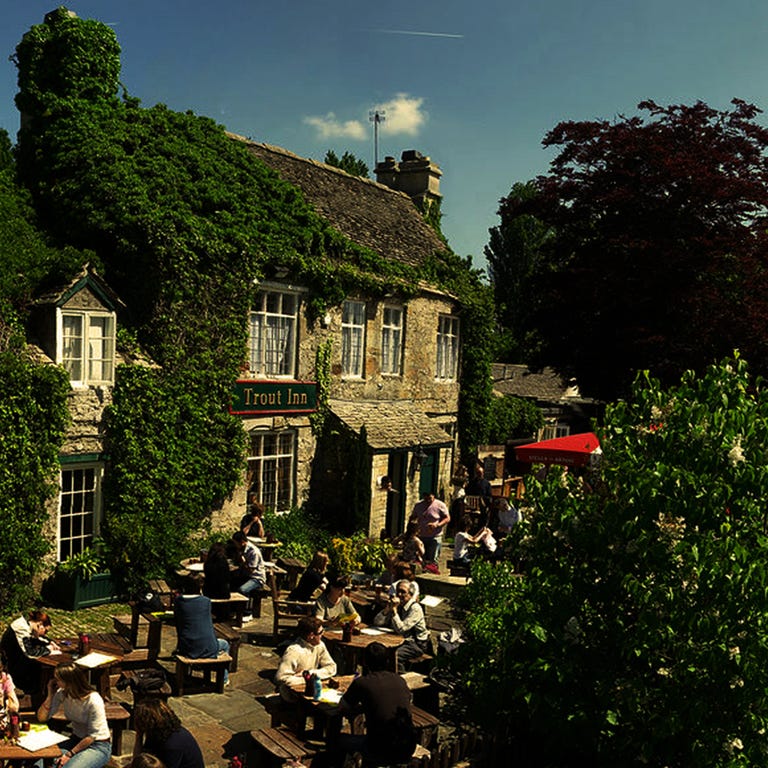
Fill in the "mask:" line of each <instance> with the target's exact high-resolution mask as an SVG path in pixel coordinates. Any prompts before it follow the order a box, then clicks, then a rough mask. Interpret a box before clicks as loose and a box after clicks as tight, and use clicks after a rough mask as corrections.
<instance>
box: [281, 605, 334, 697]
mask: <svg viewBox="0 0 768 768" xmlns="http://www.w3.org/2000/svg"><path fill="white" fill-rule="evenodd" d="M305 671H306V672H309V673H310V674H311V675H317V676H318V677H319V678H320V679H321V680H327V679H328V678H329V677H333V676H334V675H335V674H336V662H335V661H334V660H333V658H332V657H331V654H330V653H329V652H328V649H327V648H326V647H325V643H324V642H323V622H322V621H320V619H318V618H316V617H314V616H302V617H301V618H300V619H299V622H298V637H297V638H296V639H295V640H294V641H293V642H292V643H291V644H290V645H289V646H288V647H287V648H286V649H285V653H283V656H282V658H281V659H280V665H279V666H278V668H277V672H276V673H275V683H276V684H277V685H278V686H279V687H280V695H281V696H282V698H283V699H284V700H286V701H296V699H297V698H298V696H297V694H296V693H295V692H294V691H293V689H292V688H291V686H292V685H303V684H304V677H303V675H304V672H305Z"/></svg>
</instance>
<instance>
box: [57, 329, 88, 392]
mask: <svg viewBox="0 0 768 768" xmlns="http://www.w3.org/2000/svg"><path fill="white" fill-rule="evenodd" d="M61 325H62V340H61V358H62V363H63V364H64V368H65V369H66V371H67V373H68V374H69V377H70V378H71V379H72V380H73V381H81V380H82V378H83V318H82V317H81V316H79V315H63V316H62V323H61Z"/></svg>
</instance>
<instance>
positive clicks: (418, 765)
mask: <svg viewBox="0 0 768 768" xmlns="http://www.w3.org/2000/svg"><path fill="white" fill-rule="evenodd" d="M431 756H432V753H431V752H430V751H429V750H428V749H425V748H424V747H422V746H421V744H417V745H416V747H415V748H414V750H413V754H412V755H411V759H410V760H409V761H408V762H407V763H400V764H398V765H397V766H394V767H392V766H390V765H389V764H386V765H385V764H382V763H380V762H379V761H377V760H371V759H370V758H369V759H367V760H366V759H363V762H362V768H400V766H401V765H402V766H405V765H407V766H408V768H426V766H428V765H430V766H431V765H432V763H430V757H431ZM435 764H436V765H441V764H440V763H439V762H436V763H435ZM446 765H447V764H446Z"/></svg>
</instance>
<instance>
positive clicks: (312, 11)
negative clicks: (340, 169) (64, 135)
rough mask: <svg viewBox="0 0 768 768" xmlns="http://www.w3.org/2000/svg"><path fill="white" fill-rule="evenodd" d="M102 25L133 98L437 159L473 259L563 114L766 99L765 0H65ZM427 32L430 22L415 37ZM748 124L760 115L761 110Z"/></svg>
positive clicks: (452, 231)
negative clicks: (379, 116) (376, 126)
mask: <svg viewBox="0 0 768 768" xmlns="http://www.w3.org/2000/svg"><path fill="white" fill-rule="evenodd" d="M3 5H4V7H3V24H2V25H1V27H0V126H1V127H4V128H6V129H7V130H8V131H9V132H10V133H11V136H12V137H14V136H15V133H16V131H17V130H18V121H19V118H18V113H17V111H16V108H15V106H14V103H13V97H14V94H15V93H16V69H15V67H14V65H13V64H12V63H11V62H9V61H8V60H7V57H8V56H9V55H11V54H12V53H13V51H14V48H15V46H16V44H17V43H18V41H19V40H20V39H21V36H22V35H23V34H24V32H26V31H27V30H28V29H29V28H30V26H32V25H33V24H37V23H40V22H42V20H43V16H44V15H45V13H47V12H48V11H50V10H52V9H53V8H55V7H56V2H55V1H54V0H5V3H4V4H3ZM67 7H69V8H70V9H71V10H73V11H75V12H76V13H77V14H78V15H79V16H81V17H83V18H95V19H99V20H100V21H103V22H105V23H108V24H110V25H111V26H112V27H113V29H114V30H115V33H116V34H117V37H118V39H119V41H120V44H121V47H122V51H123V53H122V76H121V80H122V82H123V84H124V85H125V87H126V88H127V90H128V92H129V93H130V95H132V96H136V97H138V98H140V99H141V101H142V103H143V104H144V105H146V106H150V105H152V104H155V103H158V102H162V103H165V104H167V105H168V106H169V107H171V108H173V109H177V110H188V109H189V110H192V111H193V112H195V113H198V114H205V115H209V116H210V117H212V118H214V119H215V120H217V121H218V122H220V123H222V124H223V125H225V126H226V127H227V128H228V129H229V130H231V131H234V132H236V133H240V134H243V135H245V136H250V137H251V138H253V139H255V140H257V141H265V142H269V143H272V144H277V145H279V146H282V147H285V148H286V149H289V150H291V151H292V152H296V153H297V154H300V155H304V156H307V157H312V158H315V159H318V160H322V159H323V157H324V156H325V152H326V150H328V149H334V150H335V151H336V152H337V153H338V154H341V153H342V152H344V151H345V150H349V151H351V152H353V153H354V154H356V155H357V156H359V157H361V158H363V159H364V160H365V161H366V162H367V163H368V165H369V166H372V165H373V133H372V127H371V124H370V123H369V120H368V115H369V112H370V111H371V110H372V109H374V108H377V107H378V108H383V109H385V111H386V121H385V122H384V123H383V124H382V126H381V128H380V134H379V157H380V158H382V157H383V156H384V155H394V156H395V157H399V156H400V153H401V152H402V151H403V150H404V149H418V150H420V151H421V152H423V153H424V154H426V155H429V156H430V157H431V158H432V159H433V160H434V161H435V162H436V163H438V165H440V167H441V168H442V170H443V179H442V187H441V191H442V192H443V194H444V203H443V212H444V218H443V229H444V232H445V234H446V235H447V236H448V239H449V241H450V243H451V246H452V247H453V249H454V250H455V251H456V252H457V253H459V254H460V255H462V256H466V255H473V256H474V258H475V263H476V264H477V265H478V266H483V267H484V266H485V259H484V257H483V246H484V245H485V244H486V243H487V241H488V228H489V227H491V226H494V225H495V224H497V223H498V218H497V216H496V210H497V207H498V201H499V198H501V197H503V196H504V195H505V194H507V193H508V192H509V189H510V187H511V186H512V184H513V183H515V182H516V181H525V180H527V179H529V178H532V177H533V176H535V175H537V174H539V173H545V172H546V171H547V168H548V164H549V161H550V159H551V154H550V153H549V152H547V151H545V150H543V149H542V147H541V139H542V138H543V136H544V134H545V133H546V132H547V131H548V130H549V129H551V128H552V127H553V126H554V125H555V124H557V123H558V122H559V121H561V120H585V119H598V118H606V119H612V118H614V117H615V116H617V115H619V114H633V113H634V112H635V107H636V105H637V103H638V102H639V101H641V100H643V99H649V98H650V99H654V100H655V101H657V102H659V103H661V104H671V103H691V102H693V101H695V100H697V99H701V100H703V101H706V102H707V103H708V104H710V105H711V106H713V107H716V108H725V107H727V106H728V104H729V103H730V100H731V99H732V98H733V97H739V98H742V99H745V100H746V101H750V102H752V103H754V104H756V105H757V106H758V107H761V108H763V109H765V108H768V99H766V90H767V89H768V66H766V64H767V62H768V46H766V43H765V38H766V29H768V24H767V22H768V3H765V2H763V1H762V0H730V2H728V3H723V2H714V1H713V0H643V2H640V1H639V0H634V1H633V0H610V2H608V1H606V0H582V2H575V1H574V0H539V1H538V2H537V3H532V2H526V3H515V2H514V1H513V0H503V1H502V0H475V2H470V1H469V0H421V2H418V3H414V2H411V1H409V2H406V1H405V0H379V2H372V0H355V1H353V0H325V2H317V0H314V1H310V0H289V1H288V2H283V3H275V2H270V3H266V2H259V1H258V0H225V1H223V2H219V3H214V2H210V0H205V1H203V0H101V1H100V2H99V1H98V0H82V1H80V0H70V2H69V3H68V4H67ZM427 33H428V34H427ZM760 121H761V122H763V123H764V124H768V116H766V115H761V116H760Z"/></svg>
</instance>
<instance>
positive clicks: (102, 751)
mask: <svg viewBox="0 0 768 768" xmlns="http://www.w3.org/2000/svg"><path fill="white" fill-rule="evenodd" d="M59 707H61V708H62V709H63V710H64V715H65V716H66V718H67V720H69V721H70V723H71V724H72V734H73V735H72V736H71V737H70V738H69V739H67V740H66V741H64V742H62V743H61V744H59V747H60V748H61V751H62V755H61V757H60V758H59V760H58V762H57V765H58V766H59V768H64V766H65V765H68V766H69V768H102V766H104V765H106V764H107V763H108V762H109V760H110V758H111V757H112V740H111V737H110V733H109V724H108V723H107V714H106V709H105V707H104V699H102V698H101V696H100V695H99V694H98V693H97V692H96V691H95V690H94V688H93V687H92V686H91V685H90V683H89V682H88V678H87V677H86V673H85V670H84V669H83V668H82V667H78V666H77V665H76V664H71V663H64V664H59V665H58V666H57V667H56V672H55V673H54V675H53V679H51V680H50V681H49V682H48V691H47V695H46V697H45V700H44V701H43V703H42V704H41V705H40V707H39V708H38V710H37V719H38V720H39V721H40V722H41V723H45V722H47V721H48V720H49V718H51V717H52V716H53V715H55V714H56V712H57V711H58V709H59Z"/></svg>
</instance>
